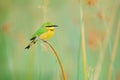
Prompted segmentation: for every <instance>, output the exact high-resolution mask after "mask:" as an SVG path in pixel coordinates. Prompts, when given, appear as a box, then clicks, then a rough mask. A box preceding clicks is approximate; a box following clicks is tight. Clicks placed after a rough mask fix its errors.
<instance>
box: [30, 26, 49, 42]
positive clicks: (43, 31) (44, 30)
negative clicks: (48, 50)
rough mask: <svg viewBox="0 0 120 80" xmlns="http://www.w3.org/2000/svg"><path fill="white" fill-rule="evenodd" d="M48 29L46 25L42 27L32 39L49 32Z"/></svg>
mask: <svg viewBox="0 0 120 80" xmlns="http://www.w3.org/2000/svg"><path fill="white" fill-rule="evenodd" d="M47 31H48V30H47V29H46V28H45V27H40V28H39V29H38V30H37V31H36V33H35V34H34V35H33V37H32V38H31V39H30V40H34V39H36V37H37V36H40V35H41V34H43V33H45V32H47Z"/></svg>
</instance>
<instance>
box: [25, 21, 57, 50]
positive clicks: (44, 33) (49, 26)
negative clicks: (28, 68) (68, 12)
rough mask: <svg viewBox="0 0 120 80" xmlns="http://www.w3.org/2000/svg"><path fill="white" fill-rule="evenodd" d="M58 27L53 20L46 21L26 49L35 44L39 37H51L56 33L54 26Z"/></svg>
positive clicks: (42, 38) (44, 39)
mask: <svg viewBox="0 0 120 80" xmlns="http://www.w3.org/2000/svg"><path fill="white" fill-rule="evenodd" d="M55 27H58V26H57V25H54V24H53V23H52V22H47V23H44V24H43V25H42V26H41V27H40V28H39V29H38V30H37V31H36V32H35V34H34V35H33V36H32V38H31V39H30V40H31V42H30V44H29V45H28V46H27V47H25V49H29V48H30V47H31V46H32V45H33V44H35V43H36V42H37V41H38V40H39V39H40V40H43V41H46V40H47V39H49V38H51V37H52V36H53V35H54V32H55V30H54V28H55Z"/></svg>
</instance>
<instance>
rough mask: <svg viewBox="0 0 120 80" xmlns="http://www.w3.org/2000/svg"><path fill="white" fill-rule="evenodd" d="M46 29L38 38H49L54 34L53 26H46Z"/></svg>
mask: <svg viewBox="0 0 120 80" xmlns="http://www.w3.org/2000/svg"><path fill="white" fill-rule="evenodd" d="M47 30H48V31H47V32H45V33H43V34H41V35H40V39H42V40H46V39H49V38H51V37H52V36H53V35H54V32H55V31H54V27H48V28H47Z"/></svg>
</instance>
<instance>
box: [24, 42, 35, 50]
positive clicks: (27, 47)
mask: <svg viewBox="0 0 120 80" xmlns="http://www.w3.org/2000/svg"><path fill="white" fill-rule="evenodd" d="M35 43H36V41H32V42H31V43H30V44H29V45H28V46H26V47H25V49H29V48H30V47H31V46H32V45H33V44H35Z"/></svg>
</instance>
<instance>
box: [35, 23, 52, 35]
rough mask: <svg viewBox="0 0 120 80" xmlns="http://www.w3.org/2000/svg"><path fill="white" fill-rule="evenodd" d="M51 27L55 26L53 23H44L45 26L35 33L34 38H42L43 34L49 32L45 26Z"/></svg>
mask: <svg viewBox="0 0 120 80" xmlns="http://www.w3.org/2000/svg"><path fill="white" fill-rule="evenodd" d="M51 25H53V23H51V22H47V23H44V24H43V25H42V26H41V27H40V28H39V29H38V30H37V31H36V33H35V34H34V35H33V36H40V35H41V34H43V33H45V32H47V31H48V30H47V29H46V27H45V26H51Z"/></svg>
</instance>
